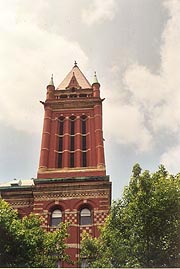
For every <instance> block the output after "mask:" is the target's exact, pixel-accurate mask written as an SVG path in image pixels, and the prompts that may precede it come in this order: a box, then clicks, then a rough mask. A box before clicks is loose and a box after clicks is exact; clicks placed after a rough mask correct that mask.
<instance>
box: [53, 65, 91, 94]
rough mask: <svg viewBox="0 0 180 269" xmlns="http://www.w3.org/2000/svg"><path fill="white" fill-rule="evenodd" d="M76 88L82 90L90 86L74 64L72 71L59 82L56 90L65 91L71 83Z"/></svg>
mask: <svg viewBox="0 0 180 269" xmlns="http://www.w3.org/2000/svg"><path fill="white" fill-rule="evenodd" d="M72 82H73V83H75V86H77V88H82V89H90V88H91V87H92V86H91V84H90V83H89V81H88V80H87V79H86V77H85V76H84V75H83V73H82V72H81V70H80V69H79V67H78V66H77V64H76V62H75V65H74V67H73V68H72V70H71V71H70V72H69V74H67V76H66V77H65V79H64V80H63V81H62V82H61V84H60V85H59V86H58V87H57V90H65V89H68V88H69V87H70V86H71V85H73V83H72Z"/></svg>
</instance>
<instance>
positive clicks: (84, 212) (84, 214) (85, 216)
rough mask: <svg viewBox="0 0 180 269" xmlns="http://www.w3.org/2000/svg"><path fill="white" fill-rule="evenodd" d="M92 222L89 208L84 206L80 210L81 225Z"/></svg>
mask: <svg viewBox="0 0 180 269" xmlns="http://www.w3.org/2000/svg"><path fill="white" fill-rule="evenodd" d="M90 224H92V216H91V211H90V210H89V208H83V209H81V211H80V225H90Z"/></svg>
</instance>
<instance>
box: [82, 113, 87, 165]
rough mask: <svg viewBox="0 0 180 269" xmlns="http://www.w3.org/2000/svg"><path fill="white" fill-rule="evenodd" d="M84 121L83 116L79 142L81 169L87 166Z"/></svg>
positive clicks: (84, 117)
mask: <svg viewBox="0 0 180 269" xmlns="http://www.w3.org/2000/svg"><path fill="white" fill-rule="evenodd" d="M86 119H87V117H86V116H85V115H83V116H82V117H81V134H82V140H81V148H82V167H86V166H87V158H86V150H87V145H86V132H87V131H86Z"/></svg>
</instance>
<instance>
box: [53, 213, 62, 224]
mask: <svg viewBox="0 0 180 269" xmlns="http://www.w3.org/2000/svg"><path fill="white" fill-rule="evenodd" d="M61 222H62V211H61V210H59V209H55V210H53V211H52V213H51V226H58V224H60V223H61Z"/></svg>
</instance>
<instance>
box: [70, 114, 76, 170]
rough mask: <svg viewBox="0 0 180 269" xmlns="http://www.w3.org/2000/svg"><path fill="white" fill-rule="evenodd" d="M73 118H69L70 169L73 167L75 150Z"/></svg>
mask: <svg viewBox="0 0 180 269" xmlns="http://www.w3.org/2000/svg"><path fill="white" fill-rule="evenodd" d="M75 119H76V117H75V116H71V117H70V167H71V168H73V167H74V149H75Z"/></svg>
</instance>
